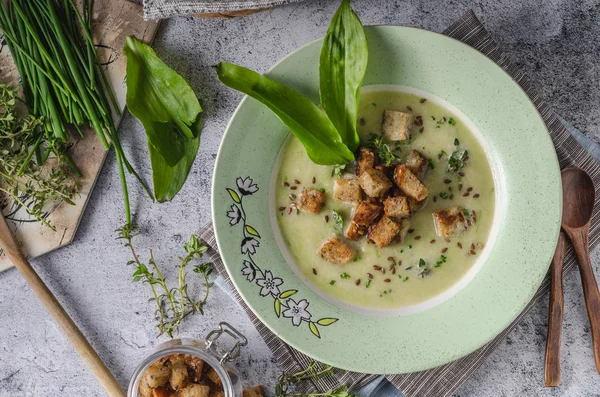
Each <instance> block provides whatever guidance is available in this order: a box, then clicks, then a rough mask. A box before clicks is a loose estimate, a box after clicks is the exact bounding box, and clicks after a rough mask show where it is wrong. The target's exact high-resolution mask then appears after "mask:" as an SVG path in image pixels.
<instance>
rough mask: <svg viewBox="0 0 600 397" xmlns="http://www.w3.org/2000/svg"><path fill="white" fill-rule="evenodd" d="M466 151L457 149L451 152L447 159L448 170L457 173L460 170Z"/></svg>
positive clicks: (463, 164)
mask: <svg viewBox="0 0 600 397" xmlns="http://www.w3.org/2000/svg"><path fill="white" fill-rule="evenodd" d="M467 154H468V152H467V151H466V150H465V149H458V150H455V151H454V152H452V155H451V156H450V158H449V159H448V170H449V171H451V172H454V173H455V174H458V172H459V171H460V170H462V169H463V167H464V166H465V157H467Z"/></svg>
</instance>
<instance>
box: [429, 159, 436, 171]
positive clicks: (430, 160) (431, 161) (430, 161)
mask: <svg viewBox="0 0 600 397" xmlns="http://www.w3.org/2000/svg"><path fill="white" fill-rule="evenodd" d="M429 167H431V169H432V170H433V169H435V164H434V163H433V160H432V159H429Z"/></svg>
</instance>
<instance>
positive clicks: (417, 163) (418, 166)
mask: <svg viewBox="0 0 600 397" xmlns="http://www.w3.org/2000/svg"><path fill="white" fill-rule="evenodd" d="M405 164H406V166H407V167H408V169H409V170H410V171H411V172H412V173H413V174H415V175H416V176H417V178H419V179H420V180H423V178H424V177H425V173H426V172H427V170H428V169H429V160H428V159H426V158H425V156H423V155H422V154H421V153H420V152H418V151H417V150H412V151H411V152H410V154H409V155H408V157H407V158H406V162H405Z"/></svg>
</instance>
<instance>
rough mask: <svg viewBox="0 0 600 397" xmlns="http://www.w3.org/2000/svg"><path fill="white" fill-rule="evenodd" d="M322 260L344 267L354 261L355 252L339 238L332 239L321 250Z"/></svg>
mask: <svg viewBox="0 0 600 397" xmlns="http://www.w3.org/2000/svg"><path fill="white" fill-rule="evenodd" d="M318 254H319V255H321V258H323V259H325V260H326V261H328V262H331V263H333V264H334V265H343V264H345V263H347V262H349V261H351V260H352V259H354V250H353V249H352V248H350V247H348V246H347V245H346V244H345V243H344V242H343V241H341V240H340V239H339V238H337V237H332V238H331V239H330V240H329V241H327V242H325V244H323V245H322V246H321V248H319V252H318Z"/></svg>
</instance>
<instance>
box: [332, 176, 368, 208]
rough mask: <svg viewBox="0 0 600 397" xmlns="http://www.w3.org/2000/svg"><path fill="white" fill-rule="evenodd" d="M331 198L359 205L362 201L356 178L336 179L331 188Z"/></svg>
mask: <svg viewBox="0 0 600 397" xmlns="http://www.w3.org/2000/svg"><path fill="white" fill-rule="evenodd" d="M333 198H335V199H336V200H340V201H349V202H353V203H359V202H360V200H361V199H362V190H361V189H360V183H358V178H340V179H336V181H335V186H334V188H333Z"/></svg>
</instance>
